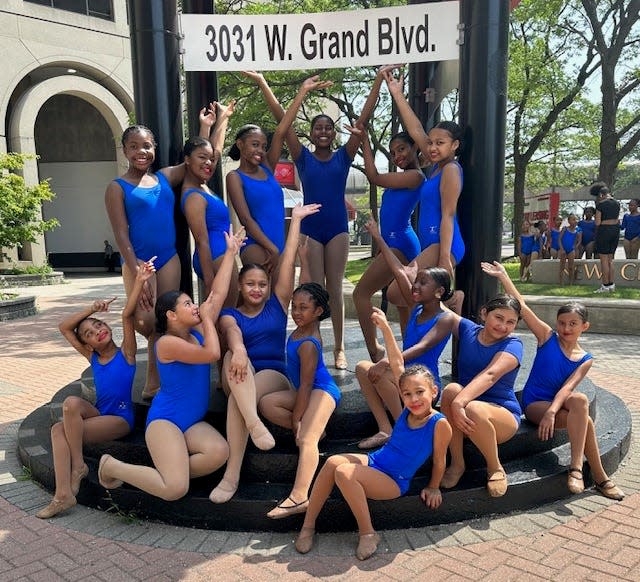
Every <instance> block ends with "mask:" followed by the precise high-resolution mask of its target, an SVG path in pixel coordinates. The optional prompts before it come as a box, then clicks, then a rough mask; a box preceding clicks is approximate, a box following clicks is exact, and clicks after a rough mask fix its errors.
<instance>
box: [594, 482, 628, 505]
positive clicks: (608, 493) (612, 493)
mask: <svg viewBox="0 0 640 582" xmlns="http://www.w3.org/2000/svg"><path fill="white" fill-rule="evenodd" d="M596 491H598V493H600V495H604V496H605V497H607V498H608V499H615V500H616V501H622V500H623V499H624V493H623V491H622V489H620V487H618V486H617V485H616V484H615V483H614V482H613V481H612V480H611V479H605V480H604V481H601V482H600V483H596Z"/></svg>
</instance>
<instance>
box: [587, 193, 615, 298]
mask: <svg viewBox="0 0 640 582" xmlns="http://www.w3.org/2000/svg"><path fill="white" fill-rule="evenodd" d="M590 192H591V196H595V197H596V249H595V250H596V253H597V254H598V256H599V258H600V268H601V271H602V275H601V278H602V285H600V287H599V288H598V289H596V290H595V293H613V292H614V291H615V290H616V284H615V283H614V281H613V257H614V255H615V254H616V249H617V248H618V241H619V239H620V220H619V218H620V202H618V201H617V200H616V199H615V198H614V197H613V196H612V194H611V190H609V187H608V186H607V185H606V184H605V183H604V182H596V183H595V184H593V185H592V186H591V189H590Z"/></svg>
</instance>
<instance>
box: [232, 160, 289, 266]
mask: <svg viewBox="0 0 640 582" xmlns="http://www.w3.org/2000/svg"><path fill="white" fill-rule="evenodd" d="M260 167H261V168H262V170H263V171H264V173H265V174H266V175H267V178H266V179H265V180H256V179H255V178H252V177H251V176H249V175H247V174H245V173H243V172H241V171H240V170H236V174H238V176H240V180H241V181H242V189H243V192H244V199H245V201H246V202H247V207H248V208H249V213H250V214H251V218H253V220H255V221H256V222H257V223H258V226H259V227H260V230H261V231H262V232H264V234H265V235H266V237H267V238H268V239H269V240H270V241H271V242H272V243H273V244H274V245H275V246H277V247H278V251H279V252H280V253H282V251H283V250H284V192H283V191H282V186H280V184H278V182H277V181H276V179H275V178H274V176H273V172H272V171H271V170H270V169H269V168H268V167H267V166H265V165H263V164H260ZM255 244H258V243H257V242H256V241H255V240H254V239H253V238H251V237H250V236H248V237H247V240H246V243H245V246H244V248H245V249H246V248H247V247H248V246H249V245H255Z"/></svg>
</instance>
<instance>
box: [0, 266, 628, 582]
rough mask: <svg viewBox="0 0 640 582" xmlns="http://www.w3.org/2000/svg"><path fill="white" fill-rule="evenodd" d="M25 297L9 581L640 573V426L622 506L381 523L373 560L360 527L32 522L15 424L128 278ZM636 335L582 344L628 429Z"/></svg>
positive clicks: (4, 447) (10, 402) (2, 328)
mask: <svg viewBox="0 0 640 582" xmlns="http://www.w3.org/2000/svg"><path fill="white" fill-rule="evenodd" d="M26 291H27V292H30V293H33V294H36V295H37V296H38V297H39V300H38V303H39V309H40V312H39V314H38V315H36V316H35V317H31V318H28V319H24V320H18V321H13V322H5V323H0V337H1V338H2V343H1V345H2V352H1V353H2V356H1V357H0V578H1V579H2V580H82V579H92V580H96V579H98V580H110V581H116V580H154V581H155V580H211V579H220V580H225V581H226V580H270V579H277V578H281V577H283V576H286V577H287V578H291V579H309V578H313V577H323V578H330V579H336V580H339V579H346V578H347V577H348V578H349V579H353V578H354V577H355V578H356V579H357V578H362V579H367V580H370V579H376V580H378V579H381V580H387V579H388V580H410V579H416V580H425V579H431V580H445V579H446V580H456V579H460V580H466V579H473V580H477V579H480V578H481V579H489V580H492V579H495V580H501V581H502V580H511V579H518V580H529V579H563V580H597V581H601V580H609V579H611V580H614V579H615V580H621V579H627V580H638V579H640V529H639V528H638V527H637V524H638V519H639V518H640V440H639V439H638V438H637V435H636V434H634V435H633V437H632V443H631V448H630V452H629V455H628V456H627V458H626V459H625V461H624V463H623V464H622V465H621V468H620V469H619V470H618V471H617V473H616V475H615V480H616V482H617V483H618V484H619V485H620V486H621V487H622V488H623V489H624V490H625V492H626V493H627V497H626V498H625V500H624V501H622V502H620V503H616V502H612V501H609V500H607V499H605V498H603V497H601V496H599V495H597V494H594V493H593V492H592V491H588V492H586V493H584V494H583V495H580V496H576V497H572V498H571V499H570V500H566V499H565V500H562V501H559V502H556V503H553V504H551V505H547V506H544V507H541V508H539V509H537V510H535V511H529V512H524V513H521V514H517V515H511V516H507V517H498V518H495V519H483V520H476V521H471V522H464V523H458V524H451V525H446V526H439V527H432V528H423V529H408V530H394V531H387V532H384V541H383V543H382V544H381V546H380V550H379V552H378V554H376V555H375V556H374V557H373V558H371V559H370V560H368V561H366V562H359V561H358V560H357V559H355V557H354V556H353V552H354V549H355V544H356V535H355V534H326V535H323V536H320V537H319V543H318V545H317V549H314V550H313V552H312V553H311V554H308V555H307V556H300V555H299V554H297V553H296V552H295V550H294V549H293V545H292V540H293V538H294V535H295V533H294V532H292V533H291V534H269V533H266V534H264V533H259V534H251V533H229V532H215V531H200V530H192V529H186V528H177V527H172V526H166V525H162V524H152V523H146V522H137V521H136V520H135V518H134V519H133V521H132V520H131V519H128V518H129V517H130V516H122V515H117V512H116V511H114V512H113V513H112V514H106V513H102V512H98V511H94V510H91V509H87V508H85V507H80V506H78V507H76V508H74V509H73V510H71V511H69V512H68V513H67V514H65V515H64V516H61V517H59V518H56V519H54V520H50V521H48V522H47V521H45V522H43V521H41V520H38V519H36V518H35V517H34V514H35V513H36V511H38V509H40V508H41V507H43V506H44V505H45V504H46V503H47V502H48V500H49V498H50V494H49V493H48V492H46V491H43V490H41V489H40V488H39V487H38V486H37V485H35V484H34V483H32V482H31V481H30V480H28V478H27V476H25V475H23V471H22V468H21V467H20V466H19V463H18V461H17V458H16V454H15V442H16V433H17V428H18V426H19V422H20V420H21V419H22V418H24V417H25V416H26V415H27V414H28V413H29V412H31V411H32V410H33V409H34V408H36V407H38V406H40V405H42V404H44V403H46V402H48V401H49V400H50V398H51V396H52V395H53V394H54V393H55V392H56V391H57V390H58V389H59V388H60V387H62V386H64V385H65V384H67V383H69V382H71V381H73V380H75V379H77V378H78V377H79V376H80V373H81V372H82V370H83V369H84V368H86V363H85V362H84V361H83V359H82V358H81V357H79V356H78V355H77V354H75V353H74V352H73V350H71V349H70V348H69V347H68V346H67V345H66V343H65V342H64V341H63V340H62V338H61V337H60V336H59V333H58V331H57V324H58V322H59V321H60V319H61V318H62V317H64V315H66V314H68V313H70V312H72V311H74V310H76V309H77V308H78V306H79V305H80V306H81V305H84V304H86V303H89V302H90V301H92V300H93V299H94V298H97V297H109V296H111V297H113V296H119V297H123V295H124V294H123V291H122V285H121V279H120V277H117V276H114V277H110V276H106V275H100V276H91V277H74V278H73V279H72V280H71V282H70V283H69V284H66V285H59V286H55V287H40V288H30V289H29V290H26ZM122 305H123V302H122V301H119V302H117V303H116V304H115V306H114V307H115V309H116V313H115V314H107V316H106V317H105V319H107V320H108V321H110V322H113V323H116V324H117V322H118V321H119V315H118V314H119V311H120V309H121V308H122ZM349 325H351V324H349ZM353 325H357V324H355V323H354V324H353ZM116 327H119V325H117V326H116ZM141 343H142V342H141ZM637 343H638V339H637V336H616V335H594V334H587V335H585V336H584V344H585V347H586V348H587V349H589V350H590V351H592V352H593V353H594V355H595V356H596V359H595V363H594V366H593V369H592V371H591V373H590V378H591V379H592V380H593V381H594V383H596V384H597V385H599V386H601V387H604V388H607V389H609V390H610V391H612V392H614V393H615V394H617V395H618V396H620V397H621V398H622V399H623V400H624V401H625V402H626V403H627V406H629V408H630V410H631V412H632V416H633V422H634V426H637V424H636V423H637V422H638V420H640V361H639V359H638V355H637ZM141 347H143V345H141ZM446 502H447V496H446V493H445V495H444V503H446Z"/></svg>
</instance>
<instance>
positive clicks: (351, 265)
mask: <svg viewBox="0 0 640 582" xmlns="http://www.w3.org/2000/svg"><path fill="white" fill-rule="evenodd" d="M371 261H373V259H372V258H371V257H368V258H366V259H354V260H353V261H348V262H347V268H346V269H345V272H344V276H345V277H346V278H347V280H349V281H350V282H351V283H353V284H354V285H355V284H356V283H357V282H358V281H360V277H362V273H364V272H365V271H366V270H367V267H368V266H369V265H370V264H371Z"/></svg>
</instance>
